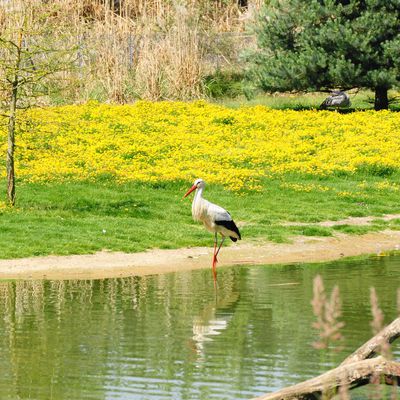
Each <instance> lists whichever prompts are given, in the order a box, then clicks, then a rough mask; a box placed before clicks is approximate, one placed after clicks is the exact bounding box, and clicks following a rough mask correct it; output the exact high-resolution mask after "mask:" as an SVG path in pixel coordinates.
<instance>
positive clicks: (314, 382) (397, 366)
mask: <svg viewBox="0 0 400 400" xmlns="http://www.w3.org/2000/svg"><path fill="white" fill-rule="evenodd" d="M376 374H379V377H380V379H382V382H383V381H384V382H385V383H386V384H389V385H393V384H394V383H395V382H400V363H397V362H394V361H388V360H386V359H385V358H384V357H382V356H379V357H376V358H372V359H369V360H362V361H358V362H355V363H351V364H345V365H342V366H339V367H337V368H335V369H332V370H330V371H328V372H325V373H324V374H322V375H319V376H317V377H315V378H312V379H309V380H307V381H304V382H301V383H298V384H297V385H293V386H290V387H287V388H284V389H282V390H279V391H278V392H275V393H271V394H266V395H263V396H261V397H257V399H255V400H279V399H310V398H319V397H320V396H322V394H324V395H327V396H328V398H329V397H330V396H329V394H331V395H334V394H336V393H337V391H338V389H339V387H341V386H348V388H349V389H354V388H356V387H359V386H362V385H365V384H367V383H369V381H370V379H371V377H373V376H374V375H376Z"/></svg>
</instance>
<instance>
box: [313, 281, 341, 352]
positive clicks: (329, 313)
mask: <svg viewBox="0 0 400 400" xmlns="http://www.w3.org/2000/svg"><path fill="white" fill-rule="evenodd" d="M313 291H314V297H313V300H312V302H311V304H312V307H313V311H314V315H315V316H316V317H317V321H316V322H314V323H313V327H314V328H315V329H317V331H318V332H319V338H320V339H319V340H318V341H317V342H315V343H313V346H314V347H315V348H317V349H326V348H328V347H329V345H332V344H334V343H335V342H339V341H342V340H343V336H342V334H341V333H340V329H341V328H343V326H344V323H343V322H341V321H339V319H340V317H341V315H342V312H341V301H340V293H339V287H338V286H335V287H334V288H333V290H332V293H331V296H330V299H329V300H328V299H327V296H326V294H325V288H324V283H323V280H322V278H321V276H320V275H317V276H316V277H315V278H314V284H313ZM340 349H341V348H340V347H339V348H336V350H337V351H339V350H340Z"/></svg>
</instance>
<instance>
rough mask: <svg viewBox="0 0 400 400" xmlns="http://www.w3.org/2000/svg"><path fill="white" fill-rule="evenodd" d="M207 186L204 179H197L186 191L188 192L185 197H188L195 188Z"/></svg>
mask: <svg viewBox="0 0 400 400" xmlns="http://www.w3.org/2000/svg"><path fill="white" fill-rule="evenodd" d="M205 186H206V183H205V182H204V181H203V179H196V180H195V181H194V183H193V186H192V187H191V188H190V189H189V190H188V191H187V192H186V194H185V195H184V196H183V197H187V196H189V194H190V193H192V192H193V191H194V190H196V189H200V188H204V187H205Z"/></svg>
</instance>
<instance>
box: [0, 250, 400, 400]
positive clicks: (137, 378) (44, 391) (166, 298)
mask: <svg viewBox="0 0 400 400" xmlns="http://www.w3.org/2000/svg"><path fill="white" fill-rule="evenodd" d="M317 274H320V275H321V276H322V277H323V280H324V284H325V286H326V288H327V292H328V293H330V291H331V289H332V287H333V286H334V285H335V284H337V285H338V286H339V288H340V295H341V299H342V304H343V307H342V309H343V317H342V320H343V321H344V322H345V324H346V325H345V327H344V328H343V330H342V333H343V336H344V340H343V343H342V347H343V349H342V350H341V351H339V352H338V351H335V350H334V349H328V350H316V349H315V348H314V347H313V346H312V343H313V342H315V340H316V339H317V333H316V332H315V330H314V329H313V328H312V323H313V321H314V320H315V317H314V315H313V313H312V307H311V305H310V301H311V299H312V294H313V285H312V282H313V279H314V277H315V276H316V275H317ZM218 281H219V289H218V295H217V298H216V297H215V293H214V288H213V283H212V275H211V271H210V270H202V271H193V272H182V273H172V274H165V275H159V276H149V277H130V278H120V279H105V280H93V281H15V282H11V281H3V282H0V312H1V318H0V334H1V341H0V352H1V357H0V393H1V399H13V400H14V399H57V400H63V399H65V400H72V399H77V400H79V399H96V400H99V399H163V398H165V399H249V398H252V397H255V396H258V395H261V394H263V393H266V392H271V391H274V390H277V389H279V388H282V387H284V386H287V385H290V384H294V383H297V382H299V381H302V380H304V379H307V378H310V377H313V376H315V375H317V374H319V373H321V372H323V371H326V370H327V369H329V368H331V367H333V366H335V365H337V364H338V363H339V362H340V361H341V360H343V359H344V358H345V357H346V355H348V354H350V353H351V352H352V351H353V350H355V349H356V348H357V347H358V346H359V345H361V344H362V343H363V342H365V341H366V340H368V339H369V338H370V337H371V336H372V332H371V327H370V321H371V319H372V317H371V311H370V304H369V291H370V287H371V286H374V287H375V288H376V290H377V293H378V297H379V305H380V307H381V308H382V310H383V312H384V314H385V322H386V323H389V322H390V321H391V320H393V319H394V318H395V317H396V314H397V313H396V290H397V288H398V287H399V286H400V257H399V256H392V257H380V258H379V257H375V258H369V259H366V260H365V259H364V260H361V261H360V260H358V261H354V260H353V261H344V260H343V261H338V262H334V263H328V264H309V265H286V266H238V267H232V268H221V269H219V273H218ZM393 351H394V353H395V355H396V356H397V357H398V356H400V346H399V345H398V344H395V345H394V346H393Z"/></svg>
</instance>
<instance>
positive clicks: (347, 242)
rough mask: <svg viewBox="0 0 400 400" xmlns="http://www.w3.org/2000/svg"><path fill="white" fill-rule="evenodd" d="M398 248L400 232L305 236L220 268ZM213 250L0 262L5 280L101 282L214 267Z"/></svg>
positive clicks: (249, 249)
mask: <svg viewBox="0 0 400 400" xmlns="http://www.w3.org/2000/svg"><path fill="white" fill-rule="evenodd" d="M398 249H400V231H383V232H378V233H376V232H375V233H369V234H366V235H361V236H354V235H344V234H340V235H337V236H335V237H318V238H316V237H303V236H299V237H295V238H294V240H293V243H291V244H276V243H258V242H246V241H243V242H240V244H232V245H231V246H230V247H224V248H223V249H222V251H221V253H220V256H219V264H218V266H219V267H223V266H229V265H240V264H282V263H300V262H318V261H330V260H335V259H339V258H341V257H349V256H358V255H362V254H382V253H383V252H387V251H392V250H398ZM212 251H213V249H212V248H211V247H210V248H206V247H195V248H185V249H177V250H150V251H146V252H141V253H134V254H127V253H121V252H107V251H102V252H98V253H96V254H91V255H74V256H47V257H31V258H21V259H14V260H0V279H44V278H45V279H96V278H108V277H123V276H131V275H141V276H143V275H153V274H160V273H167V272H173V271H184V270H194V269H200V268H210V265H211V257H212Z"/></svg>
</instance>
